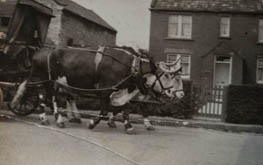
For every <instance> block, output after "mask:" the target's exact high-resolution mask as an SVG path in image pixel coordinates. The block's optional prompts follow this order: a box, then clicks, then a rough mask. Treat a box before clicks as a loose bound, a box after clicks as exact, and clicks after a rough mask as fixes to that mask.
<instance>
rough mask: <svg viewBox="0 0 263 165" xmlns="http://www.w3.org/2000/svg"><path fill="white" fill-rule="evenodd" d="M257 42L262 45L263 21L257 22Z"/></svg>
mask: <svg viewBox="0 0 263 165" xmlns="http://www.w3.org/2000/svg"><path fill="white" fill-rule="evenodd" d="M258 42H260V43H263V19H259V22H258Z"/></svg>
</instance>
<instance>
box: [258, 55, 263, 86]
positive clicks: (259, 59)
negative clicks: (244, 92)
mask: <svg viewBox="0 0 263 165" xmlns="http://www.w3.org/2000/svg"><path fill="white" fill-rule="evenodd" d="M259 61H262V62H263V58H258V59H257V83H258V84H263V79H262V80H259V76H258V74H259V73H258V72H259V69H260V68H261V69H263V66H259Z"/></svg>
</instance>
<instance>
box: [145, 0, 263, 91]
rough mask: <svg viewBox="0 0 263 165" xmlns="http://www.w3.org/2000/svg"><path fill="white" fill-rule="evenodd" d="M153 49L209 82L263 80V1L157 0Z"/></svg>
mask: <svg viewBox="0 0 263 165" xmlns="http://www.w3.org/2000/svg"><path fill="white" fill-rule="evenodd" d="M150 11H151V28H150V45H149V52H150V54H152V55H153V57H154V58H155V59H156V60H166V61H173V60H174V59H175V56H176V55H181V57H182V66H183V76H182V77H183V78H184V79H191V80H193V82H194V83H195V84H200V85H202V86H204V87H212V86H215V85H223V86H224V85H228V84H255V83H263V1H260V0H258V1H257V0H253V1H249V2H248V1H247V0H213V1H211V0H152V4H151V7H150Z"/></svg>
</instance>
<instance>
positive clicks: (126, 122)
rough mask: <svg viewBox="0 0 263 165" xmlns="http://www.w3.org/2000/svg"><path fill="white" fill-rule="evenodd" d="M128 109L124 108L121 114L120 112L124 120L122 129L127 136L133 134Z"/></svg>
mask: <svg viewBox="0 0 263 165" xmlns="http://www.w3.org/2000/svg"><path fill="white" fill-rule="evenodd" d="M129 114H130V112H129V109H126V108H124V110H123V112H122V117H123V120H124V128H125V131H126V133H127V134H133V133H134V128H133V126H132V125H131V123H130V121H129Z"/></svg>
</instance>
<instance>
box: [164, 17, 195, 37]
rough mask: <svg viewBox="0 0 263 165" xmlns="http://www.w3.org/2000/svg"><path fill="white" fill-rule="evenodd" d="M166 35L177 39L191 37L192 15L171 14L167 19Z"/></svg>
mask: <svg viewBox="0 0 263 165" xmlns="http://www.w3.org/2000/svg"><path fill="white" fill-rule="evenodd" d="M168 37H169V38H179V39H191V38H192V16H185V15H172V16H169V20H168Z"/></svg>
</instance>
